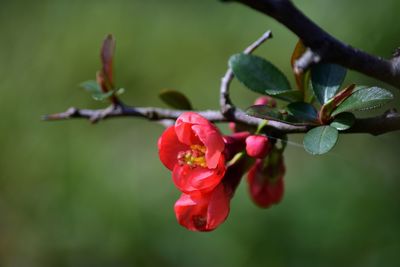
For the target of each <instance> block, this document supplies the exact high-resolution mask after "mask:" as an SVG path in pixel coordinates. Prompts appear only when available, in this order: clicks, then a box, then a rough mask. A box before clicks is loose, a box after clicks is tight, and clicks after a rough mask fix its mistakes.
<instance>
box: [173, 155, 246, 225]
mask: <svg viewBox="0 0 400 267" xmlns="http://www.w3.org/2000/svg"><path fill="white" fill-rule="evenodd" d="M245 167H246V158H242V159H240V160H239V161H237V162H236V163H235V164H233V165H231V166H230V167H228V169H227V171H226V173H225V176H224V179H223V180H222V182H221V183H220V184H219V185H218V186H217V187H215V188H214V189H213V190H212V191H211V192H207V193H202V192H200V191H195V192H192V193H190V194H182V195H181V197H180V198H179V199H178V201H177V202H176V203H175V215H176V218H177V220H178V222H179V224H181V225H182V226H184V227H186V228H187V229H189V230H192V231H202V232H206V231H212V230H214V229H215V228H217V227H218V226H219V225H220V224H221V223H223V222H224V221H225V219H226V218H227V217H228V214H229V209H230V200H231V198H232V197H233V194H234V193H235V190H236V188H237V186H238V185H239V182H240V179H241V178H242V176H243V174H244V172H245V170H246V168H245Z"/></svg>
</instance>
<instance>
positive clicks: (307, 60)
mask: <svg viewBox="0 0 400 267" xmlns="http://www.w3.org/2000/svg"><path fill="white" fill-rule="evenodd" d="M320 61H321V56H320V55H319V54H318V53H316V52H313V51H312V50H311V49H310V48H307V50H306V52H304V54H303V55H302V56H301V57H300V58H299V59H298V60H296V62H295V63H294V67H293V71H294V73H296V74H301V73H303V72H305V71H307V70H308V69H309V68H310V67H311V66H312V65H314V64H317V63H319V62H320Z"/></svg>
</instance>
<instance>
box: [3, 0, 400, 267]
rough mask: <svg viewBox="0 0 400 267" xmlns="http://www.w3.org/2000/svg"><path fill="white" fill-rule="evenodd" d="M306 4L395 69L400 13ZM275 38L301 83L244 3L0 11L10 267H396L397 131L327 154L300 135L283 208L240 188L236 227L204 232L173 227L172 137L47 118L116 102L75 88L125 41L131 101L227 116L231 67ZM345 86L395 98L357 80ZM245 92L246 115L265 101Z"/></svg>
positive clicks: (137, 0) (289, 44) (240, 91)
mask: <svg viewBox="0 0 400 267" xmlns="http://www.w3.org/2000/svg"><path fill="white" fill-rule="evenodd" d="M295 3H296V4H297V5H298V6H299V7H300V8H301V9H302V10H303V11H304V12H305V13H306V14H307V15H309V16H310V17H311V18H312V19H313V20H315V21H316V22H318V23H319V24H320V25H321V26H322V27H323V28H324V29H326V30H328V31H329V32H331V33H332V34H334V35H335V36H337V37H338V38H339V39H341V40H344V41H345V42H347V43H350V44H352V45H354V46H356V47H360V48H362V49H363V50H366V51H368V52H371V53H374V54H377V55H381V56H384V57H389V56H390V54H391V52H392V51H393V50H394V49H395V48H396V47H397V46H398V45H400V38H399V36H400V28H399V26H398V25H399V17H398V13H399V11H400V2H399V1H397V0H383V1H381V2H379V3H378V2H376V1H373V0H362V1H361V0H358V1H346V0H336V1H333V0H319V1H317V0H314V1H295ZM267 29H271V30H273V32H274V36H275V37H274V39H273V40H271V41H269V42H268V44H266V45H264V46H263V47H262V48H260V49H259V50H258V51H257V53H256V54H258V55H261V56H263V57H266V58H268V59H269V60H270V61H272V62H274V63H275V64H276V65H277V66H278V67H279V68H281V69H282V70H283V71H284V72H286V73H287V74H288V76H289V77H290V79H291V81H292V84H294V83H293V78H292V75H291V70H290V65H289V58H290V54H291V51H292V49H293V47H294V45H295V43H296V37H295V36H294V35H293V34H291V33H290V32H289V31H288V30H286V29H285V28H284V27H283V26H281V25H279V24H277V23H276V22H275V21H273V20H272V19H270V18H267V17H265V16H263V15H262V14H259V13H257V12H255V11H253V10H250V9H248V8H246V7H244V6H241V5H239V4H222V3H220V2H218V1H216V0H207V1H205V0H202V1H194V0H191V1H189V0H186V1H183V0H181V1H178V0H175V1H171V0H170V1H160V0H159V1H156V0H146V1H141V0H130V1H128V0H126V1H123V0H119V1H118V0H117V1H105V0H104V1H77V0H75V1H73V0H49V1H11V0H10V1H4V0H1V1H0V114H1V122H0V127H1V128H0V266H4V267H11V266H12V267H14V266H31V267H36V266H60V267H61V266H74V267H77V266H193V267H195V266H210V267H211V266H386V267H388V266H399V265H400V259H399V257H400V256H399V251H400V241H399V237H400V229H399V227H400V226H399V225H400V208H399V201H400V194H399V189H400V171H399V156H398V155H399V148H400V146H399V140H400V138H399V137H400V135H399V134H398V133H391V134H386V135H383V136H380V137H372V136H369V135H351V136H350V135H347V136H345V135H343V136H341V138H340V142H339V143H338V145H337V146H336V148H335V149H334V150H333V151H332V152H331V153H329V154H327V155H324V156H320V157H312V156H310V155H308V154H307V153H306V152H305V151H304V150H303V149H302V147H301V146H300V145H298V144H301V140H302V136H301V135H296V136H292V137H291V142H294V143H293V144H292V145H290V146H289V147H288V149H287V152H286V153H285V156H286V163H287V175H286V177H285V179H286V193H285V198H284V200H283V202H282V203H281V204H280V205H278V206H274V207H272V208H271V209H268V210H262V209H259V208H257V207H256V206H255V205H253V204H252V203H251V201H250V199H249V197H248V196H247V188H246V185H245V184H244V183H243V184H242V185H241V186H240V187H239V190H238V192H237V194H236V196H235V198H234V199H233V201H232V210H231V214H230V216H229V218H228V220H227V221H226V222H225V223H224V224H223V225H221V226H220V227H219V228H218V229H217V230H216V231H214V232H211V233H193V232H189V231H187V230H186V229H184V228H182V227H181V226H179V225H178V224H177V222H176V220H175V216H174V213H173V204H174V201H175V200H176V199H177V198H178V196H179V193H178V191H177V190H176V189H175V188H174V186H173V184H172V182H171V179H170V173H169V171H167V170H166V169H165V168H164V167H163V166H162V164H161V163H160V162H159V160H158V156H157V147H156V142H157V138H158V137H159V135H160V134H161V132H162V131H163V128H162V127H161V126H160V125H158V124H155V123H150V122H147V121H144V120H139V119H131V118H126V119H115V120H108V121H106V122H102V123H100V124H98V125H95V126H93V125H91V124H90V123H88V122H87V121H83V120H80V121H78V120H75V121H64V122H42V121H40V117H41V115H43V114H46V113H51V112H58V111H63V110H65V109H66V108H68V107H69V106H78V107H87V108H99V107H104V106H105V105H106V103H99V102H95V101H93V100H92V99H91V97H90V96H89V95H88V94H87V93H86V92H84V91H83V90H81V89H79V88H78V86H77V85H78V84H79V83H80V82H82V81H85V80H89V79H94V77H95V72H96V70H97V69H99V66H100V63H99V56H98V55H99V47H100V44H101V41H102V39H103V38H104V36H105V35H106V34H107V33H113V34H114V35H115V36H116V39H117V54H116V66H115V68H116V79H117V85H118V86H120V87H124V88H126V93H125V94H124V95H123V96H122V99H123V100H124V101H125V102H127V103H129V104H132V105H137V106H146V105H151V106H164V105H163V104H162V103H161V102H160V100H159V99H158V97H157V93H158V92H159V91H160V90H161V89H164V88H173V89H178V90H181V91H183V92H185V93H186V94H187V95H188V96H189V97H190V98H191V99H192V102H193V103H194V105H195V107H196V108H198V109H204V108H215V109H217V108H218V88H219V81H220V78H221V77H222V75H223V74H224V72H225V70H226V63H227V59H228V58H229V56H230V55H231V54H234V53H237V52H239V51H241V50H242V49H243V48H244V47H246V46H247V45H248V44H250V43H251V42H252V41H253V40H255V39H256V38H258V37H259V36H260V35H261V34H262V33H263V32H264V31H265V30H267ZM347 82H356V83H358V84H367V85H381V86H384V87H385V88H388V89H390V87H388V86H386V85H383V84H381V83H379V82H377V81H373V80H371V79H367V78H365V77H364V76H361V75H358V74H354V73H353V72H350V73H349V75H348V78H347ZM232 91H233V99H234V101H235V103H237V104H238V106H241V107H243V108H244V107H247V106H249V105H250V104H251V103H252V102H253V100H254V98H255V95H254V94H253V93H250V92H248V91H246V90H245V89H244V88H243V87H242V86H241V85H239V84H238V83H237V82H235V83H234V86H233V88H232ZM393 91H396V90H393ZM393 106H396V107H399V101H396V102H395V103H394V105H393ZM223 129H226V127H223Z"/></svg>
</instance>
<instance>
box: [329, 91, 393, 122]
mask: <svg viewBox="0 0 400 267" xmlns="http://www.w3.org/2000/svg"><path fill="white" fill-rule="evenodd" d="M392 99H393V94H392V93H391V92H389V91H388V90H385V89H382V88H379V87H359V88H358V89H357V90H355V91H354V92H353V94H351V95H350V96H349V97H347V98H346V99H345V100H344V101H343V102H342V103H341V104H339V106H338V107H337V108H336V109H335V110H334V111H333V112H332V116H336V115H337V114H339V113H342V112H346V111H349V112H351V111H357V110H368V109H373V108H378V107H381V106H382V105H384V104H386V103H388V102H390V101H391V100H392Z"/></svg>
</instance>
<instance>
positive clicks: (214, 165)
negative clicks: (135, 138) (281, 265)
mask: <svg viewBox="0 0 400 267" xmlns="http://www.w3.org/2000/svg"><path fill="white" fill-rule="evenodd" d="M275 150H276V149H275V148H274V150H273V151H275ZM158 151H159V156H160V160H161V162H162V163H163V164H164V165H165V166H166V167H167V168H168V169H169V170H171V171H172V179H173V181H174V183H175V186H176V187H177V188H178V189H179V190H180V191H181V192H182V195H181V197H180V198H179V199H178V201H177V202H176V203H175V215H176V217H177V220H178V222H179V223H180V224H181V225H182V226H184V227H186V228H187V229H189V230H192V231H211V230H214V229H215V228H217V227H218V226H219V225H220V224H221V223H223V222H224V221H225V219H226V218H227V216H228V214H229V210H230V200H231V198H232V197H233V194H234V192H235V189H236V187H237V186H238V184H239V182H240V179H241V177H242V176H243V175H244V173H246V172H247V171H248V169H249V166H250V164H251V163H252V162H254V160H252V158H253V157H254V158H258V160H260V161H258V160H257V161H256V162H255V163H254V165H253V167H252V168H251V169H250V173H249V184H250V188H251V190H250V193H251V196H252V198H253V199H257V200H259V199H262V198H265V199H268V200H269V199H272V200H271V202H274V203H275V202H277V201H278V200H277V198H276V196H275V195H273V196H272V195H271V194H274V192H275V191H276V190H274V189H273V188H274V183H275V181H273V180H274V179H275V177H277V176H278V174H276V173H275V172H276V171H275V169H276V163H275V162H274V163H272V161H276V160H275V158H276V157H275V156H273V157H272V156H269V157H267V155H269V154H270V153H269V152H270V151H271V144H270V142H269V141H268V138H267V137H266V136H264V135H259V134H257V135H251V134H250V133H249V132H239V133H233V134H232V135H228V136H222V135H221V133H220V132H219V130H218V129H217V128H216V127H215V126H214V125H213V124H212V123H211V122H209V121H208V120H207V119H205V118H204V117H202V116H200V115H199V114H197V113H195V112H185V113H183V114H182V115H180V116H179V117H178V118H177V120H176V122H175V124H174V126H171V127H169V128H167V129H166V130H165V131H164V133H163V134H162V135H161V137H160V138H159V141H158ZM245 151H246V153H247V154H246V153H245ZM272 155H276V153H275V152H274V153H272ZM266 157H267V162H269V163H270V164H267V165H268V166H266V168H263V167H260V163H259V162H263V161H264V158H266ZM280 159H281V160H280V161H279V163H280V164H281V165H280V166H283V158H281V157H280ZM278 171H280V170H278ZM264 174H266V175H264ZM264 176H266V177H264ZM279 176H280V177H283V172H280V173H279ZM251 177H257V178H256V179H253V178H251ZM258 177H261V178H262V179H258ZM277 182H278V183H279V184H282V179H278V181H277ZM254 188H255V189H256V190H253V189H254ZM263 194H265V196H264V195H263ZM281 196H282V193H281V194H280V197H281ZM280 197H279V200H280ZM261 201H262V200H261ZM256 203H257V204H259V203H258V202H257V201H256ZM259 205H260V206H264V207H265V206H266V205H265V204H259Z"/></svg>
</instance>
